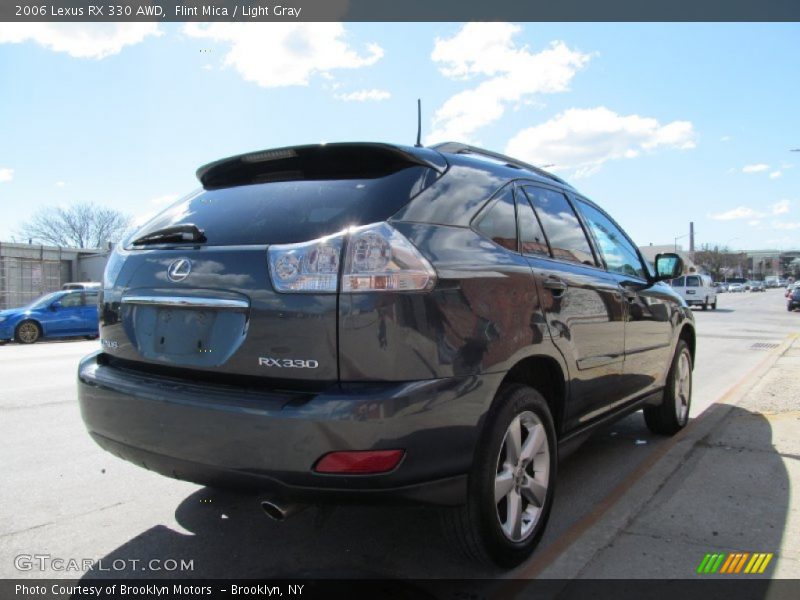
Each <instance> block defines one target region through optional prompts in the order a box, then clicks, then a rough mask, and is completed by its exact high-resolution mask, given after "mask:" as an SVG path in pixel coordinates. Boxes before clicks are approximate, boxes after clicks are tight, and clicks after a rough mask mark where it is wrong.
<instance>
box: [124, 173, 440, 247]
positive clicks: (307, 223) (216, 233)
mask: <svg viewBox="0 0 800 600" xmlns="http://www.w3.org/2000/svg"><path fill="white" fill-rule="evenodd" d="M437 176H438V174H437V173H436V171H434V170H433V169H430V168H428V167H422V166H418V165H413V166H409V167H406V168H404V169H401V170H399V171H395V172H394V173H391V174H390V175H385V176H383V177H376V178H369V179H334V180H315V181H282V182H271V183H260V184H255V185H244V186H237V187H230V188H222V189H216V190H200V191H198V192H195V193H193V194H190V195H189V196H187V197H186V198H183V199H182V200H179V201H178V202H176V203H175V204H174V205H172V206H170V207H169V208H168V209H167V210H165V211H164V212H163V213H161V214H160V215H158V216H157V217H155V218H154V219H153V220H151V221H150V222H148V223H147V224H146V225H145V226H144V227H142V228H141V229H140V230H139V231H137V232H136V233H135V234H134V235H133V236H131V237H130V238H129V240H134V239H136V238H138V237H141V236H143V235H147V234H149V233H151V232H153V231H156V230H159V229H163V228H165V227H170V226H174V225H182V224H188V223H191V224H194V225H196V226H197V227H198V228H200V229H202V230H204V232H205V236H206V239H207V242H206V243H207V244H208V245H210V246H234V245H240V244H291V243H296V242H305V241H308V240H313V239H315V238H319V237H323V236H326V235H330V234H332V233H336V232H338V231H341V230H342V229H345V228H346V227H349V226H351V225H366V224H367V223H374V222H377V221H385V220H386V219H388V218H389V217H391V216H392V215H393V214H394V213H396V212H397V211H398V210H400V209H401V208H402V207H403V206H405V205H406V204H408V202H409V200H411V199H412V198H413V197H414V196H416V195H417V194H418V193H419V192H421V191H422V190H423V189H425V188H426V187H428V186H429V185H430V184H431V183H433V181H434V180H435V179H436V177H437ZM126 245H129V244H126ZM137 247H138V246H137ZM145 247H146V246H145ZM151 247H152V246H151Z"/></svg>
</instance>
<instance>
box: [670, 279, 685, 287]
mask: <svg viewBox="0 0 800 600" xmlns="http://www.w3.org/2000/svg"><path fill="white" fill-rule="evenodd" d="M684 281H685V277H678V278H677V279H673V280H672V281H670V282H669V284H670V285H671V286H672V287H685V286H684Z"/></svg>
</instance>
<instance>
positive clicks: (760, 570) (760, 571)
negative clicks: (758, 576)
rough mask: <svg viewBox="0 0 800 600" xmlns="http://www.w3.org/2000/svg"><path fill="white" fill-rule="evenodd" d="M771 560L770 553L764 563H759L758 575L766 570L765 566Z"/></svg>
mask: <svg viewBox="0 0 800 600" xmlns="http://www.w3.org/2000/svg"><path fill="white" fill-rule="evenodd" d="M771 560H772V552H770V553H769V554H767V558H765V559H764V562H763V563H761V568H760V569H759V571H758V572H759V573H763V572H764V571H765V570H766V569H767V565H768V564H769V561H771Z"/></svg>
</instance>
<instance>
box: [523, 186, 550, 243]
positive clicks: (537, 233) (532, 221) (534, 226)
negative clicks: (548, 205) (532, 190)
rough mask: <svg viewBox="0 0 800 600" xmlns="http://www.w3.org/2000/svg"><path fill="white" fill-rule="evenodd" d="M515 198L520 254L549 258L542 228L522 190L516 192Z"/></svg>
mask: <svg viewBox="0 0 800 600" xmlns="http://www.w3.org/2000/svg"><path fill="white" fill-rule="evenodd" d="M516 196H517V221H519V244H520V249H521V251H522V253H523V254H544V255H545V256H550V251H549V250H548V248H547V240H546V239H545V237H544V232H543V231H542V226H541V225H540V224H539V219H537V218H536V214H535V213H534V212H533V208H532V207H531V205H530V203H529V202H528V198H527V196H525V193H524V192H523V191H522V190H520V191H519V192H517V194H516Z"/></svg>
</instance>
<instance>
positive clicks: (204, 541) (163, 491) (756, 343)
mask: <svg viewBox="0 0 800 600" xmlns="http://www.w3.org/2000/svg"><path fill="white" fill-rule="evenodd" d="M785 306H786V305H785V300H784V297H783V291H782V290H768V291H767V292H766V293H762V294H755V293H745V294H723V295H720V297H719V308H718V309H717V310H716V311H712V310H708V311H701V310H696V311H695V316H696V320H697V327H698V348H697V367H696V370H695V387H694V399H693V408H692V417H697V416H698V415H699V414H701V413H702V412H703V411H704V410H706V409H707V408H708V407H709V406H710V405H711V404H713V403H714V402H716V401H717V400H718V399H719V398H721V397H722V396H724V395H725V394H726V393H727V392H728V391H729V390H731V389H733V388H735V387H736V386H737V385H739V384H740V382H741V381H742V380H743V379H746V378H747V377H748V372H749V371H751V370H752V369H753V368H754V367H756V366H757V365H758V364H759V362H760V361H761V360H762V359H763V357H764V356H765V352H767V351H769V349H770V348H771V347H774V346H775V345H777V344H779V343H781V342H782V341H784V340H785V339H786V337H787V336H789V335H792V334H795V333H798V332H800V313H797V312H795V313H788V312H787V311H786V307H785ZM95 348H97V342H96V341H94V342H91V341H74V342H72V341H71V342H49V343H39V344H36V345H33V346H19V345H16V344H9V345H7V346H4V347H0V380H2V382H3V385H2V388H1V389H0V414H1V415H2V418H0V423H2V428H3V431H2V436H0V448H2V451H1V452H0V458H1V459H2V463H3V468H4V477H3V479H4V485H3V486H2V488H0V511H2V517H1V518H0V576H2V577H52V576H56V577H80V576H82V575H83V573H82V572H74V571H66V572H65V571H57V570H52V569H44V570H39V569H38V568H37V569H33V570H30V571H20V570H19V569H18V568H17V567H18V566H19V565H16V566H15V560H14V558H15V557H16V556H18V555H21V554H39V555H50V556H51V557H54V558H55V557H58V558H63V559H75V560H77V561H83V560H84V559H91V560H92V561H100V564H102V565H103V566H104V567H105V568H106V569H109V570H108V571H105V570H104V571H93V573H92V575H93V576H127V577H161V576H169V577H237V578H263V577H272V578H274V577H287V578H291V577H300V576H303V577H326V576H337V577H342V576H354V577H362V576H373V577H411V578H424V577H447V578H469V577H491V576H496V575H497V574H498V572H496V571H490V570H486V569H482V568H478V567H476V566H475V565H474V564H471V563H469V562H467V561H465V560H464V559H462V557H461V556H460V555H459V554H458V553H457V552H456V550H455V549H453V548H451V547H450V546H449V545H448V543H447V540H446V538H445V537H444V535H443V529H442V528H441V527H440V525H439V510H438V509H435V508H425V507H422V508H417V507H411V508H408V507H407V508H393V507H369V508H362V507H336V508H309V509H307V510H305V511H303V512H301V513H298V514H297V515H295V516H293V517H291V518H290V519H288V520H286V521H285V522H282V523H276V522H273V521H271V520H269V519H268V518H267V517H265V516H264V515H263V513H262V512H261V509H260V507H259V506H258V503H257V502H256V500H255V498H254V497H248V496H238V495H233V494H227V493H222V492H218V491H214V490H209V489H207V488H203V487H201V486H197V485H193V484H189V483H184V482H180V481H174V480H170V479H167V478H164V477H161V476H159V475H156V474H153V473H150V472H148V471H146V470H144V469H140V468H137V467H135V466H133V465H131V464H128V463H126V462H124V461H121V460H119V459H116V458H115V457H113V456H111V455H109V454H106V453H105V452H103V451H101V450H100V449H99V448H98V447H96V446H95V445H94V443H93V442H92V441H91V440H90V439H89V437H88V436H87V435H86V433H85V431H84V428H83V424H82V422H81V419H80V415H79V412H78V408H77V403H76V399H75V372H76V365H77V361H78V360H79V358H80V357H82V356H84V355H86V354H88V353H89V352H91V351H93V350H94V349H95ZM665 443H666V442H665V440H664V439H659V438H657V437H654V436H653V435H652V434H650V433H649V432H648V431H647V429H646V428H645V427H644V424H643V421H642V418H641V414H639V413H636V414H634V415H631V416H630V417H628V418H627V419H625V420H624V421H622V422H620V423H617V424H615V425H613V426H611V427H609V428H607V429H605V430H603V431H601V432H599V433H597V434H596V435H594V436H593V437H592V438H591V440H590V441H588V442H587V443H586V444H585V445H584V446H583V447H582V448H581V449H579V450H578V451H577V452H576V453H575V454H573V455H572V456H570V457H569V458H568V459H566V460H565V461H564V462H563V463H562V465H561V471H560V478H559V489H558V492H557V496H556V502H555V507H554V510H553V514H552V516H551V520H550V524H549V527H548V529H547V531H546V534H545V537H544V539H543V540H542V543H541V545H540V549H539V550H538V552H537V554H535V555H534V558H533V560H534V561H535V560H538V558H537V557H541V556H543V555H545V553H546V552H547V550H548V548H551V549H552V548H557V547H558V545H559V542H560V541H561V540H563V539H564V537H565V536H569V535H574V531H575V529H574V526H575V524H576V523H577V522H579V520H580V519H582V518H584V516H585V515H586V514H587V513H588V512H589V511H591V510H593V509H594V508H595V507H596V506H598V505H600V504H602V503H604V502H613V501H614V496H609V495H610V494H612V492H615V490H616V491H617V492H618V491H619V490H620V489H624V486H625V483H626V481H628V480H629V479H630V478H631V477H634V476H635V472H636V469H637V467H639V466H640V465H642V464H643V462H644V461H646V460H647V459H648V457H650V456H652V453H653V452H657V451H658V449H659V448H660V447H662V445H663V444H665ZM153 559H156V562H150V561H152V560H153ZM181 560H183V561H185V562H184V565H191V568H189V566H186V568H184V569H181V568H178V569H177V570H173V569H172V567H173V566H174V564H175V563H172V562H170V561H177V564H178V565H180V562H181Z"/></svg>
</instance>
